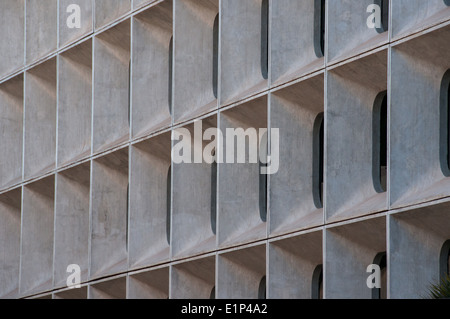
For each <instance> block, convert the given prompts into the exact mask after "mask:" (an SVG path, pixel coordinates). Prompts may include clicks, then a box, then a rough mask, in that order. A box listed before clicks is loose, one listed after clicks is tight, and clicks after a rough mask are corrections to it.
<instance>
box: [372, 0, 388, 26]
mask: <svg viewBox="0 0 450 319" xmlns="http://www.w3.org/2000/svg"><path fill="white" fill-rule="evenodd" d="M374 4H376V5H378V6H379V7H380V9H381V12H380V15H381V26H380V27H379V28H376V30H377V32H378V33H384V32H386V31H388V30H389V0H374Z"/></svg>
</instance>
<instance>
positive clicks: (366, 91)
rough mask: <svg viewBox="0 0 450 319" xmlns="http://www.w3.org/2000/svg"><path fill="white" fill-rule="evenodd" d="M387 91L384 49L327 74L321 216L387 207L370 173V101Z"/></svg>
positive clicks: (341, 215) (338, 216) (343, 216)
mask: <svg viewBox="0 0 450 319" xmlns="http://www.w3.org/2000/svg"><path fill="white" fill-rule="evenodd" d="M386 89H387V51H386V50H384V51H380V52H378V53H376V54H372V55H370V56H367V57H364V58H361V59H358V60H355V61H354V62H352V63H349V64H346V65H344V66H341V67H338V68H335V69H333V70H331V71H330V72H329V73H328V81H327V91H328V98H327V100H328V106H327V111H326V131H325V135H326V172H325V175H326V191H325V194H326V195H325V196H326V203H325V207H326V218H327V221H336V220H342V219H347V218H350V217H354V216H361V215H364V214H369V213H373V212H377V211H382V210H385V209H387V193H383V192H380V193H379V192H377V191H376V189H375V186H374V185H375V184H374V177H373V171H374V168H373V165H374V164H373V161H372V156H373V153H374V152H373V147H374V143H373V136H374V134H375V133H374V132H375V129H376V128H375V127H373V125H372V123H373V117H374V105H375V99H376V97H377V96H378V94H380V93H381V92H383V91H386Z"/></svg>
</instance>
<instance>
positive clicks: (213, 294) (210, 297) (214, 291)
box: [209, 286, 216, 299]
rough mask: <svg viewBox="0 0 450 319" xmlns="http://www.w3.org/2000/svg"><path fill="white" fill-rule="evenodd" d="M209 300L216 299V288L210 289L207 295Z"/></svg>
mask: <svg viewBox="0 0 450 319" xmlns="http://www.w3.org/2000/svg"><path fill="white" fill-rule="evenodd" d="M209 299H216V286H214V287H213V288H212V289H211V293H210V294H209Z"/></svg>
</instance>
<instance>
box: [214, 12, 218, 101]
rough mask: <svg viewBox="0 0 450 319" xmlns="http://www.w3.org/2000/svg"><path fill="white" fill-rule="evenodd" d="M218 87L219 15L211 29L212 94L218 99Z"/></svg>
mask: <svg viewBox="0 0 450 319" xmlns="http://www.w3.org/2000/svg"><path fill="white" fill-rule="evenodd" d="M218 85H219V14H217V15H216V18H215V19H214V27H213V93H214V97H215V98H216V99H217V98H218Z"/></svg>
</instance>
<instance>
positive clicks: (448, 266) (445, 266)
mask: <svg viewBox="0 0 450 319" xmlns="http://www.w3.org/2000/svg"><path fill="white" fill-rule="evenodd" d="M439 273H440V276H441V278H445V277H446V276H450V239H449V240H447V241H446V242H445V243H444V245H443V246H442V248H441V255H440V260H439Z"/></svg>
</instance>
